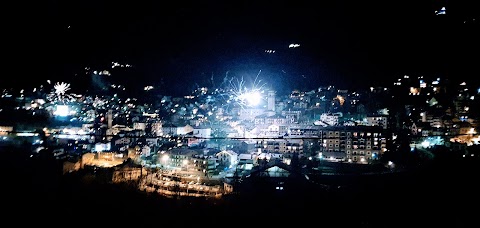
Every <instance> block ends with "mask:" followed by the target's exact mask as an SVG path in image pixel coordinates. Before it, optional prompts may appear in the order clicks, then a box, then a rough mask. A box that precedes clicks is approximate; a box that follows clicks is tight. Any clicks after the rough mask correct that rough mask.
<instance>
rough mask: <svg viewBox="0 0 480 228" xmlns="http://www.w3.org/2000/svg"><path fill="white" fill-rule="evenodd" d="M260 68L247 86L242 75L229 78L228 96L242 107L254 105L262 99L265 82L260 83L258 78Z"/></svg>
mask: <svg viewBox="0 0 480 228" xmlns="http://www.w3.org/2000/svg"><path fill="white" fill-rule="evenodd" d="M260 73H261V70H260V71H259V72H258V74H257V76H256V77H255V80H254V81H253V82H252V84H251V85H250V86H249V87H247V86H246V85H245V84H246V83H245V81H244V80H243V77H242V78H241V79H236V80H235V79H234V78H231V79H230V80H229V84H228V89H227V91H228V97H229V100H233V101H234V102H235V104H237V105H239V106H240V107H242V108H248V107H255V106H257V105H259V104H260V103H261V101H262V97H263V96H262V93H263V92H264V86H265V84H261V80H258V75H260Z"/></svg>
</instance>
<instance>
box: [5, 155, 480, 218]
mask: <svg viewBox="0 0 480 228" xmlns="http://www.w3.org/2000/svg"><path fill="white" fill-rule="evenodd" d="M1 155H2V158H3V161H4V162H3V165H2V171H3V172H2V173H3V175H4V176H5V177H6V178H5V179H4V181H5V182H4V185H2V186H3V188H4V190H6V191H3V192H4V198H5V199H8V200H7V201H4V204H3V206H4V208H5V209H6V210H5V211H6V212H5V213H4V214H3V215H4V218H6V219H7V220H12V221H16V222H20V223H28V224H32V225H33V224H35V225H39V224H58V223H60V222H62V223H71V224H77V223H80V224H85V225H87V224H90V225H92V224H93V225H97V224H98V225H100V224H105V225H126V224H132V225H141V224H145V225H158V226H161V225H166V224H172V225H181V226H186V225H196V226H200V227H202V226H206V225H207V224H214V223H222V224H236V223H238V224H244V225H247V226H248V225H254V226H257V225H260V224H264V225H269V226H270V225H284V224H296V225H295V226H297V225H303V224H305V225H307V224H316V225H315V226H324V225H336V226H341V227H343V226H356V227H392V226H393V227H399V226H408V227H411V226H415V227H417V226H419V227H420V226H425V227H433V226H436V225H441V226H442V227H472V225H473V226H475V225H474V224H477V223H478V222H477V221H475V220H476V219H475V217H474V214H475V213H476V209H475V208H477V205H479V203H480V200H479V199H480V197H479V195H478V192H479V190H480V187H479V186H478V185H477V184H476V183H477V182H478V174H479V173H480V172H478V171H479V167H478V160H475V159H471V160H461V161H460V160H459V161H451V162H443V161H438V162H433V163H432V164H429V165H428V166H424V167H421V168H418V169H416V170H411V171H408V172H403V173H392V174H384V175H369V176H349V177H348V179H347V178H345V177H344V178H343V179H338V180H339V181H341V182H342V183H341V185H338V186H340V187H338V186H334V185H331V186H333V187H331V188H328V189H323V188H315V187H309V188H308V189H302V188H293V190H291V191H284V192H274V191H264V190H262V188H261V186H260V185H261V184H259V186H258V188H254V187H255V186H253V188H251V189H250V190H249V191H244V192H240V193H238V194H235V195H230V196H226V197H224V198H222V199H206V198H179V199H175V198H165V197H162V196H160V195H156V194H148V193H146V192H141V191H139V190H138V189H137V188H136V187H135V186H134V185H129V184H124V185H113V184H107V183H101V182H100V181H98V180H96V179H95V178H93V177H92V176H86V175H81V174H75V173H73V174H68V175H61V173H60V172H57V168H58V162H57V161H55V160H48V159H43V160H42V159H41V158H38V159H32V158H31V157H30V156H29V155H28V153H25V152H23V151H19V150H14V149H11V148H3V149H2V150H1ZM330 178H332V177H330ZM333 178H334V177H333ZM329 183H332V179H330V180H329ZM16 215H21V217H24V218H25V219H23V220H21V221H18V220H17V219H14V218H16ZM27 218H28V219H27ZM221 221H223V222H221Z"/></svg>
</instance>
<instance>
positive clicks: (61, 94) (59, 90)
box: [48, 82, 75, 103]
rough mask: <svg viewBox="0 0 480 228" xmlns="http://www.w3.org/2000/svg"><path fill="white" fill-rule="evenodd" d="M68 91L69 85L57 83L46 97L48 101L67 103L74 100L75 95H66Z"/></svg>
mask: <svg viewBox="0 0 480 228" xmlns="http://www.w3.org/2000/svg"><path fill="white" fill-rule="evenodd" d="M69 90H70V84H69V83H65V82H57V83H55V85H54V86H53V90H52V92H51V93H50V94H49V95H48V98H49V100H50V101H53V102H62V103H67V102H70V101H73V100H75V94H70V93H67V91H69Z"/></svg>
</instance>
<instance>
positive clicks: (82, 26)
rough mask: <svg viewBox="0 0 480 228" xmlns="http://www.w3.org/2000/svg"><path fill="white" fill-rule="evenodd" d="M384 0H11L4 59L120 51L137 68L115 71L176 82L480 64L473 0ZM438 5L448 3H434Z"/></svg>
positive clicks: (386, 74)
mask: <svg viewBox="0 0 480 228" xmlns="http://www.w3.org/2000/svg"><path fill="white" fill-rule="evenodd" d="M380 2H381V3H379V1H343V0H340V1H327V2H319V3H316V2H315V1H280V2H272V1H268V2H267V1H181V2H175V1H173V2H168V3H167V2H164V1H93V0H84V1H51V0H47V1H30V2H29V1H27V2H25V1H24V2H16V3H13V4H10V5H9V6H8V7H7V8H5V10H6V11H7V14H6V15H3V17H5V20H3V22H2V23H3V31H4V38H6V41H5V43H4V44H6V50H4V52H3V54H4V56H5V57H7V58H6V59H7V61H4V62H3V64H5V67H4V69H7V70H8V72H11V73H9V74H11V75H12V76H13V75H20V76H22V77H23V76H26V77H29V78H30V79H28V80H21V81H20V82H21V84H22V85H24V86H26V85H36V84H38V83H40V82H43V81H45V80H46V79H50V80H53V81H66V82H70V81H75V80H76V81H82V78H81V77H85V75H84V74H82V72H84V70H83V69H84V67H86V66H89V67H91V68H94V69H99V70H100V69H102V68H105V69H108V67H109V66H110V63H111V62H112V61H118V62H121V63H128V64H132V65H134V69H131V70H130V72H129V73H128V74H113V75H112V76H111V77H117V78H116V79H117V80H120V81H122V82H125V83H128V85H130V86H133V85H137V86H144V85H155V86H159V87H162V88H163V89H164V91H166V92H170V93H188V92H189V91H190V90H191V86H192V84H198V85H201V86H203V85H206V86H210V85H211V84H212V82H211V81H210V79H211V78H213V79H214V83H220V82H221V81H222V80H223V78H225V77H237V78H244V79H245V80H246V81H249V80H250V81H252V80H253V79H254V78H255V76H256V75H257V74H258V73H259V72H260V74H259V76H258V80H261V81H262V82H264V83H266V84H267V85H268V86H271V87H273V88H274V89H276V90H291V89H306V90H308V89H315V88H318V87H319V86H325V85H330V84H333V85H337V86H339V87H343V88H354V87H361V86H370V85H375V84H378V85H381V84H385V85H391V84H393V80H394V79H396V78H398V77H400V76H403V75H404V74H409V75H413V76H416V75H418V76H419V75H425V76H430V77H432V78H433V77H450V78H459V77H461V76H472V75H476V76H478V73H479V72H480V71H479V69H478V66H477V65H478V64H477V63H478V62H480V61H479V59H480V58H479V57H478V53H479V51H480V48H479V43H478V40H480V37H479V35H478V34H479V33H480V32H478V31H480V30H479V29H478V28H479V27H478V20H480V17H478V16H477V15H478V13H477V11H478V10H480V8H476V6H475V5H474V4H473V2H474V1H472V2H470V1H446V0H443V1H433V0H432V1H409V0H405V1H380ZM419 2H421V3H419ZM442 6H446V7H447V14H446V15H435V10H439V9H440V8H441V7H442ZM475 9H476V10H475ZM474 18H475V19H476V21H474V20H473V19H474ZM5 31H6V32H5ZM291 43H298V44H300V47H298V48H288V45H289V44H291ZM267 49H272V50H275V53H273V54H268V53H265V50H267ZM128 75H131V76H132V77H129V76H128ZM79 77H80V78H79ZM120 77H123V78H120ZM1 80H6V81H5V82H2V84H3V85H9V86H10V85H12V86H14V85H18V80H11V79H7V77H2V79H1ZM14 81H16V82H14ZM132 82H135V83H132ZM72 87H75V84H72Z"/></svg>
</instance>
